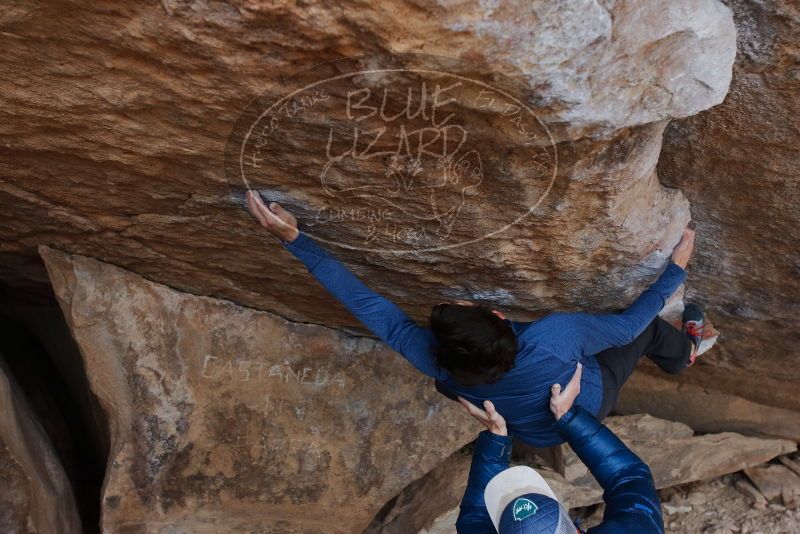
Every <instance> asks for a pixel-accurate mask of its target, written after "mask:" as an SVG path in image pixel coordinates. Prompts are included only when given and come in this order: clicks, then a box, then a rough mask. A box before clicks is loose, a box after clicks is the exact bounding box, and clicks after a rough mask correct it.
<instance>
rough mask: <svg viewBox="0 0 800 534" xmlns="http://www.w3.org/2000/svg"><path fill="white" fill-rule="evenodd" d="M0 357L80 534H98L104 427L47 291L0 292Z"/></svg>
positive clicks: (104, 459) (106, 446)
mask: <svg viewBox="0 0 800 534" xmlns="http://www.w3.org/2000/svg"><path fill="white" fill-rule="evenodd" d="M0 357H1V358H2V359H3V361H4V362H5V368H6V369H7V370H8V371H9V372H10V374H11V378H12V379H13V380H14V382H15V383H16V385H17V386H18V387H19V390H21V392H22V394H23V395H24V396H25V398H26V400H27V402H28V404H29V405H30V407H31V408H32V410H33V412H34V414H35V415H36V416H37V418H38V421H39V423H40V424H41V425H42V427H43V428H44V430H45V432H46V433H47V435H48V437H49V438H50V441H51V442H52V444H53V448H54V450H55V452H56V454H57V455H58V458H59V460H60V462H61V465H62V466H63V468H64V471H65V472H66V475H67V477H68V479H69V481H70V484H71V486H72V490H73V493H74V495H75V501H76V504H77V507H78V513H79V515H80V518H81V523H82V525H83V532H84V533H86V534H99V532H100V499H101V491H102V486H103V479H104V476H105V468H106V462H107V459H108V453H109V435H108V424H107V420H106V416H105V414H104V412H103V410H102V409H101V408H100V405H99V403H98V401H97V399H96V397H95V396H94V394H93V393H92V392H91V389H90V387H89V382H88V379H87V376H86V372H85V369H84V366H83V359H82V357H81V354H80V351H79V349H78V346H77V344H76V343H75V341H74V340H73V338H72V335H71V333H70V329H69V327H68V325H67V323H66V320H65V319H64V316H63V314H62V312H61V308H60V307H59V305H58V302H57V301H56V298H55V296H54V295H53V294H52V290H51V291H50V294H47V292H41V291H37V292H35V293H34V292H30V291H23V290H15V289H13V288H10V287H7V286H0Z"/></svg>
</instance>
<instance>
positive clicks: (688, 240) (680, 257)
mask: <svg viewBox="0 0 800 534" xmlns="http://www.w3.org/2000/svg"><path fill="white" fill-rule="evenodd" d="M694 236H695V231H694V228H693V225H692V224H691V223H690V224H689V226H687V227H686V228H685V229H684V230H683V236H682V237H681V241H680V243H678V244H677V245H676V246H675V248H674V249H673V251H672V263H674V264H675V265H677V266H679V267H681V268H682V269H686V266H687V265H688V264H689V260H690V259H691V257H692V251H693V250H694Z"/></svg>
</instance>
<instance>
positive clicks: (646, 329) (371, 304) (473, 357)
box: [247, 191, 706, 447]
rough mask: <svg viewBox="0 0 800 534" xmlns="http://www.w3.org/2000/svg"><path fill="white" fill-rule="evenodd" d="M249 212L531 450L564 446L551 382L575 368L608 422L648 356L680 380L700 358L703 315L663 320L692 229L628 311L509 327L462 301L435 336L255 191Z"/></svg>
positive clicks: (374, 323) (553, 317)
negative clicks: (550, 402)
mask: <svg viewBox="0 0 800 534" xmlns="http://www.w3.org/2000/svg"><path fill="white" fill-rule="evenodd" d="M247 204H248V207H249V209H250V211H251V212H252V214H253V215H254V216H255V217H256V218H257V219H258V221H259V222H260V223H261V225H262V226H264V227H265V228H267V229H268V230H269V231H270V232H271V233H273V234H274V235H276V236H277V237H278V238H280V240H281V241H282V242H283V244H284V246H285V247H286V248H287V249H288V250H289V251H290V252H292V253H293V254H294V255H295V256H296V257H297V258H298V259H299V260H300V261H302V262H303V263H304V264H305V266H306V268H307V269H308V270H309V271H310V272H311V273H312V274H313V275H314V276H315V277H316V278H317V280H318V281H319V282H320V283H321V284H322V285H323V286H324V287H325V288H326V289H327V290H328V291H329V292H330V293H331V294H332V295H333V296H334V297H336V298H337V299H338V300H339V301H340V302H341V303H342V304H344V306H345V307H346V308H347V309H348V310H350V312H351V313H353V315H355V316H356V317H357V318H358V319H359V320H360V321H361V322H362V323H363V324H364V325H365V326H366V327H367V328H369V329H370V330H371V331H372V332H373V333H374V334H375V335H376V336H378V337H379V338H380V339H382V340H383V341H384V342H386V343H387V344H388V345H389V346H390V347H391V348H392V349H394V350H395V351H397V352H399V353H400V354H402V355H403V356H404V357H405V358H406V359H407V360H408V361H409V362H410V363H411V364H412V365H413V366H414V367H416V368H417V369H418V370H419V371H421V372H422V373H424V374H426V375H428V376H430V377H433V378H434V379H435V380H436V388H437V389H438V390H439V392H440V393H442V394H444V395H445V396H447V397H448V398H450V399H452V400H456V396H457V395H461V396H462V397H464V398H466V399H468V400H470V401H472V402H477V403H480V402H482V400H484V399H488V398H495V399H497V400H496V402H497V403H498V408H499V409H500V410H501V411H502V412H503V413H504V414H505V415H506V417H507V418H508V423H509V426H510V428H512V429H513V431H514V434H515V435H516V436H517V437H518V438H519V439H521V440H522V441H524V442H525V443H528V444H530V445H532V446H534V447H549V446H551V445H557V444H560V443H563V440H562V439H561V438H560V437H559V435H558V433H557V432H556V429H555V420H554V419H553V416H552V415H551V414H550V412H549V411H548V409H547V399H548V395H549V389H550V384H552V383H554V382H558V383H561V384H564V383H566V381H567V380H568V379H569V377H570V376H571V374H572V372H573V371H574V369H575V365H576V364H577V363H578V362H581V363H583V365H584V367H585V369H586V371H585V372H584V373H583V381H582V384H581V387H582V393H581V396H580V397H579V398H578V401H577V402H578V405H579V406H582V407H583V408H585V409H586V410H587V411H588V412H589V413H591V414H592V415H595V416H597V417H598V418H599V419H601V420H602V419H603V418H604V417H605V416H606V415H608V413H609V412H610V411H611V409H612V408H613V406H614V403H615V402H616V400H617V395H618V394H619V390H620V388H621V387H622V385H623V384H624V383H625V381H626V380H627V379H628V377H629V376H630V375H631V373H632V372H633V369H634V367H635V366H636V363H637V362H638V361H639V359H640V358H641V357H642V356H643V355H647V356H648V357H649V358H650V359H651V360H653V361H654V362H655V363H656V364H657V365H658V366H659V367H660V368H661V369H662V370H664V371H666V372H668V373H679V372H681V371H682V370H683V369H684V368H685V367H687V366H688V365H690V364H691V363H692V362H694V359H695V358H696V357H697V356H698V355H699V354H700V352H701V350H704V347H703V345H702V344H701V343H700V341H701V339H702V338H704V337H706V336H705V335H704V334H705V331H704V326H703V313H702V311H701V310H700V308H698V307H696V306H687V313H686V314H685V317H684V319H685V321H684V322H685V325H684V326H685V328H684V329H685V330H686V331H685V332H682V331H681V330H678V329H677V328H675V327H673V326H672V325H670V324H669V323H667V322H666V321H664V320H662V319H660V318H657V317H656V314H657V313H658V312H659V311H660V310H661V308H662V307H663V305H664V302H665V301H666V299H667V298H668V297H669V296H670V295H671V294H672V293H673V292H674V291H675V290H676V289H677V288H678V286H679V285H680V284H681V283H682V282H683V280H684V279H685V278H686V271H685V270H684V268H685V267H686V264H687V263H688V261H689V257H690V256H691V253H692V248H693V243H694V231H693V230H691V229H689V228H687V229H686V230H685V231H684V233H683V238H682V239H681V241H680V243H678V245H677V246H676V247H675V249H674V251H673V252H672V261H671V262H670V263H669V265H667V267H666V270H665V271H664V272H663V273H662V274H661V276H660V277H659V278H658V280H657V281H656V282H655V283H654V284H653V285H652V286H650V288H649V289H647V290H646V291H644V293H642V294H641V295H640V296H639V298H637V299H636V301H635V302H634V303H633V304H632V305H631V306H630V307H629V308H628V309H627V310H625V311H624V312H622V313H613V314H612V313H609V314H588V313H551V314H550V315H547V316H545V317H544V318H542V319H539V320H538V321H534V322H532V323H522V322H514V321H509V320H507V319H506V318H505V317H504V316H503V314H502V313H501V312H499V311H494V310H490V309H489V308H486V307H484V306H478V305H475V304H473V303H470V302H466V301H455V302H447V303H441V304H437V305H436V306H434V307H433V311H432V312H431V315H430V319H429V328H423V327H420V326H418V325H417V324H416V323H414V322H413V321H412V320H411V319H410V318H409V317H408V316H407V315H406V314H405V313H403V311H402V310H401V309H400V308H398V307H397V306H396V305H395V304H393V303H392V302H390V301H389V300H387V299H385V298H384V297H382V296H380V295H378V294H377V293H375V292H373V291H371V290H370V289H369V288H367V287H366V286H365V285H364V284H363V283H362V282H361V281H360V280H358V278H356V277H355V276H354V275H353V274H352V273H351V272H350V271H348V270H347V268H346V267H345V266H344V265H342V264H341V263H340V262H339V261H338V260H336V258H334V257H333V256H332V255H331V254H329V253H328V252H326V251H325V250H323V249H322V248H320V247H319V246H317V244H316V243H314V241H313V240H312V239H311V238H310V237H308V236H306V235H304V234H302V233H300V231H299V230H298V228H297V220H296V219H295V217H294V216H293V215H292V214H291V213H289V212H288V211H286V210H285V209H284V208H282V207H281V206H280V205H279V204H278V203H276V202H272V203H271V204H270V206H269V207H267V206H266V205H265V204H264V202H263V200H262V199H261V196H260V195H259V194H258V193H257V192H253V191H249V192H248V193H247Z"/></svg>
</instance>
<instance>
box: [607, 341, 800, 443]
mask: <svg viewBox="0 0 800 534" xmlns="http://www.w3.org/2000/svg"><path fill="white" fill-rule="evenodd" d="M709 354H710V353H709ZM640 369H641V370H639V371H637V372H635V373H634V374H633V376H632V377H631V378H630V380H628V382H626V383H625V387H624V388H622V391H621V393H620V396H619V400H618V401H617V405H616V406H615V408H614V409H615V411H616V412H618V413H620V414H628V415H632V414H637V413H648V414H651V415H654V416H656V417H659V418H663V419H669V420H671V421H678V422H681V423H684V424H686V425H688V426H690V427H691V428H692V429H694V430H696V431H698V432H703V433H714V432H725V431H730V432H738V433H740V434H745V435H761V436H772V437H778V438H784V439H789V440H792V441H796V442H800V413H799V412H797V411H794V410H787V409H785V408H777V407H775V406H769V405H767V404H760V403H757V402H753V401H750V400H747V399H745V398H743V397H740V396H737V395H735V394H733V393H723V392H722V391H719V390H717V389H714V388H712V387H708V386H705V387H703V386H699V385H695V384H692V383H687V382H682V381H677V380H674V379H671V377H669V376H668V375H665V374H664V373H660V372H659V371H658V369H657V368H656V367H655V366H654V365H650V364H649V363H643V364H641V368H640ZM691 372H692V373H694V372H695V369H694V368H692V371H691ZM651 373H652V374H651ZM687 376H689V375H688V374H687Z"/></svg>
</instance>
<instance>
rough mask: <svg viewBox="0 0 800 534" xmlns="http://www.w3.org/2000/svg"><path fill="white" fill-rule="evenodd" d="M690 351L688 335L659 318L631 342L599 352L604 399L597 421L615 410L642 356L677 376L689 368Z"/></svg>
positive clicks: (690, 345) (598, 359)
mask: <svg viewBox="0 0 800 534" xmlns="http://www.w3.org/2000/svg"><path fill="white" fill-rule="evenodd" d="M691 350H692V343H691V341H689V338H688V337H686V334H684V333H683V332H681V331H680V330H678V329H677V328H675V327H674V326H672V325H671V324H669V323H668V322H666V321H664V320H663V319H661V318H660V317H657V318H656V319H654V320H653V321H652V322H651V323H650V324H649V325H648V326H647V328H645V329H644V331H643V332H642V333H641V334H639V335H638V336H637V337H636V339H634V340H633V341H632V342H630V343H628V344H627V345H623V346H621V347H612V348H610V349H606V350H604V351H603V352H601V353H599V354H598V355H597V361H598V363H599V364H600V373H601V375H602V378H603V400H602V403H601V405H600V411H599V412H598V414H597V416H598V419H601V420H602V419H603V418H604V417H606V416H607V415H608V414H609V413H610V412H611V410H612V409H613V408H614V404H616V402H617V397H619V391H620V389H621V388H622V386H623V384H625V382H626V381H627V380H628V378H630V376H631V375H632V374H633V371H634V369H636V364H638V363H639V359H640V358H641V357H642V356H645V355H647V356H649V357H650V359H651V360H653V361H654V362H655V363H656V365H658V366H659V367H660V368H661V369H662V370H664V371H666V372H668V373H678V372H680V371H681V370H683V369H685V368H686V365H687V364H688V362H689V356H690V355H691Z"/></svg>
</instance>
